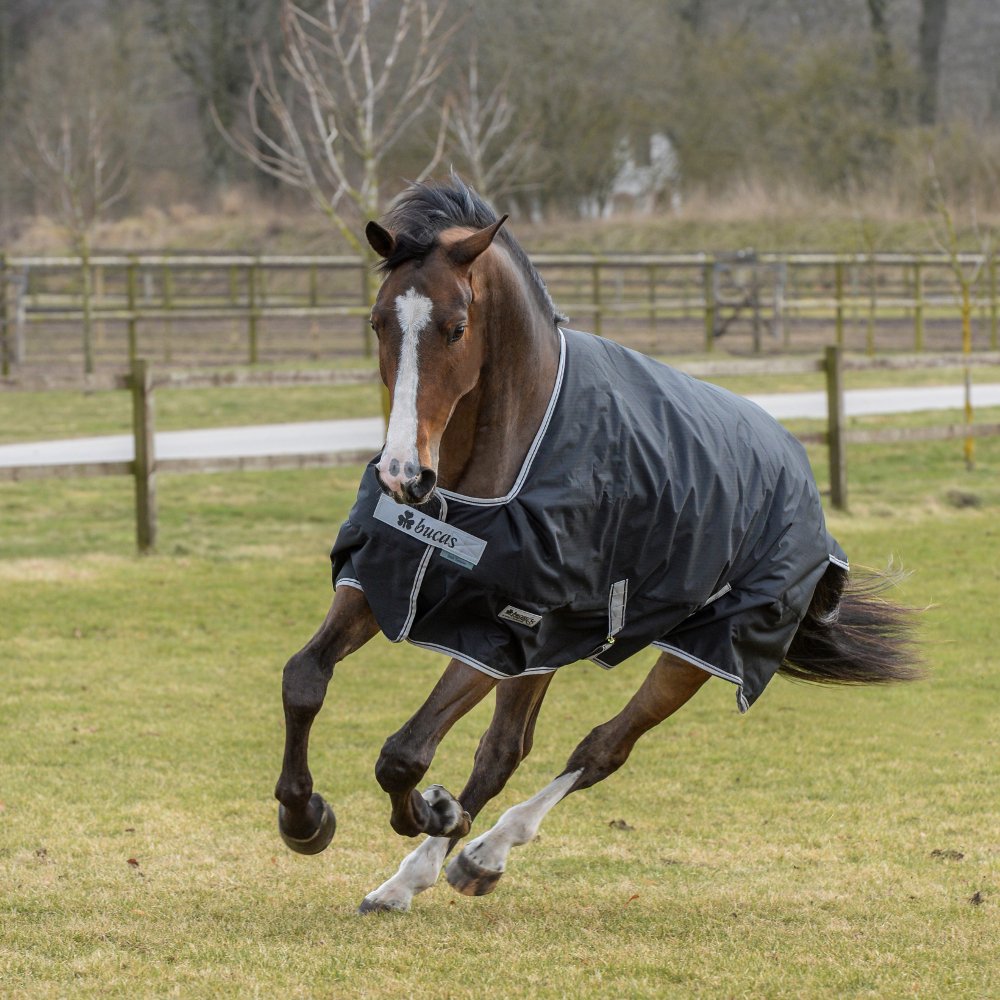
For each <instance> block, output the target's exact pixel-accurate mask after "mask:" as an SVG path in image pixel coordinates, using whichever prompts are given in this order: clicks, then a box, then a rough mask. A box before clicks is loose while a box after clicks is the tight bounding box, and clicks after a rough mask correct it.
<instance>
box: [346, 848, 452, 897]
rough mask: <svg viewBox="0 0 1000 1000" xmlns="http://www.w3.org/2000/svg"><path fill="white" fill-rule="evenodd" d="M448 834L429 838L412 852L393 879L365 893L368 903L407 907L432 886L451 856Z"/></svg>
mask: <svg viewBox="0 0 1000 1000" xmlns="http://www.w3.org/2000/svg"><path fill="white" fill-rule="evenodd" d="M448 843H449V838H448V837H428V838H427V839H426V840H425V841H424V842H423V843H422V844H421V845H420V846H419V847H418V848H417V849H416V850H415V851H411V852H410V853H409V854H407V856H406V857H405V858H403V861H402V863H401V864H400V866H399V870H398V871H397V872H396V874H395V875H393V876H392V878H390V879H387V880H386V881H385V882H383V883H382V884H381V885H380V886H379V887H378V888H377V889H375V890H374V891H372V892H370V893H368V895H367V896H365V900H366V902H371V903H380V904H381V905H382V906H388V907H390V908H391V909H393V910H408V909H409V908H410V902H411V901H412V899H413V897H414V896H415V895H417V893H419V892H423V891H424V890H425V889H430V888H432V887H433V886H434V884H435V883H436V882H437V880H438V876H439V875H440V874H441V868H442V866H443V865H444V859H445V858H446V857H447V856H448Z"/></svg>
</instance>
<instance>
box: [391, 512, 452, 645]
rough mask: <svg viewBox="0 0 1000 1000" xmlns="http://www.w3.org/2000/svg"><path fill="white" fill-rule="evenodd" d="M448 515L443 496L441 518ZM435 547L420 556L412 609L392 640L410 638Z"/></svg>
mask: <svg viewBox="0 0 1000 1000" xmlns="http://www.w3.org/2000/svg"><path fill="white" fill-rule="evenodd" d="M447 517H448V502H447V501H446V500H445V499H444V497H442V498H441V517H440V518H439V520H441V521H444V520H446V519H447ZM434 552H435V548H434V546H433V545H428V546H427V548H426V549H425V550H424V554H423V555H422V556H421V557H420V563H419V564H418V565H417V575H416V576H415V577H414V578H413V587H412V588H411V589H410V609H409V613H408V614H407V616H406V621H405V622H403V627H402V629H400V632H399V635H397V636H396V638H395V639H393V640H392V642H402V641H403V640H404V639H406V638H408V636H409V634H410V629H411V628H412V627H413V619H414V616H415V615H416V613H417V595H418V594H419V593H420V588H421V586H422V585H423V582H424V574H425V573H426V572H427V564H428V563H429V562H430V561H431V556H432V555H434Z"/></svg>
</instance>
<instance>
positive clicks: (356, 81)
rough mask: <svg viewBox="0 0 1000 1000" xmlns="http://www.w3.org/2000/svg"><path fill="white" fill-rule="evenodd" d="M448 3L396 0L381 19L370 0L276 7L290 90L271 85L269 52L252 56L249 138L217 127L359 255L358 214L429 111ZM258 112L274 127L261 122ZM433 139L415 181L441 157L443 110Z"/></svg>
mask: <svg viewBox="0 0 1000 1000" xmlns="http://www.w3.org/2000/svg"><path fill="white" fill-rule="evenodd" d="M446 11H447V3H446V0H442V2H434V0H400V2H399V3H398V5H397V6H396V17H395V21H394V22H392V23H388V24H387V23H385V15H386V14H387V13H388V10H387V7H386V6H384V5H379V4H377V2H376V0H325V2H324V3H323V5H322V12H321V13H319V14H312V13H310V12H308V11H307V10H304V9H303V8H302V7H301V6H299V5H298V4H296V3H294V2H292V0H283V2H282V6H281V15H280V16H281V32H282V51H281V55H280V65H281V68H282V69H283V70H284V72H285V74H287V77H288V80H289V87H288V88H287V89H286V90H287V92H286V90H285V89H283V88H282V87H281V86H279V81H278V75H277V73H276V67H275V64H274V61H273V58H272V56H271V54H270V52H269V51H268V50H267V49H266V48H264V47H261V48H258V49H257V50H255V51H252V52H251V69H252V74H253V80H252V84H251V87H250V94H249V98H248V104H247V108H248V115H249V135H247V134H242V135H241V134H234V133H233V132H231V131H229V130H227V129H225V128H224V126H223V123H222V122H221V121H218V119H217V123H218V124H219V126H220V128H223V131H224V133H225V134H226V135H227V136H228V138H229V140H230V142H232V143H233V144H234V145H235V147H236V148H237V149H238V150H239V151H240V152H241V153H242V154H243V155H244V156H246V157H247V158H248V159H249V160H250V161H251V162H252V163H254V164H255V165H256V166H257V167H258V168H259V169H261V170H263V171H264V172H265V173H268V174H270V175H271V176H273V177H275V178H277V179H278V180H279V181H281V182H283V183H285V184H289V185H291V186H292V187H296V188H299V189H301V190H303V191H305V192H306V194H307V195H308V196H309V198H310V200H311V201H312V202H313V204H314V205H315V206H316V207H317V208H319V209H320V210H321V211H323V212H324V213H325V214H326V215H327V217H328V218H329V219H330V221H331V222H332V223H333V224H334V225H335V226H336V227H337V229H338V230H339V231H340V233H341V234H342V235H343V237H344V239H345V240H346V241H347V242H348V244H350V246H352V247H353V248H354V249H356V250H357V251H358V252H359V253H362V254H367V246H366V245H365V244H364V242H363V241H362V240H360V239H359V238H358V237H357V235H356V234H355V226H354V225H353V223H355V222H356V221H357V218H358V216H360V217H362V218H365V217H367V218H371V217H373V216H375V215H377V214H378V213H379V210H380V208H381V207H382V205H381V195H382V191H381V189H382V183H383V176H382V175H383V164H384V162H385V158H386V156H387V155H388V154H389V153H390V152H391V151H392V150H393V149H394V148H395V147H397V146H398V145H399V144H400V143H401V142H402V141H403V140H404V139H406V138H407V137H409V136H410V135H411V133H412V132H413V130H414V128H415V127H416V126H417V125H418V123H422V121H423V119H424V116H425V113H427V112H428V111H429V109H430V108H431V105H432V100H433V98H434V95H435V92H436V88H435V84H436V83H437V81H438V78H439V77H440V75H441V73H442V71H443V69H444V67H445V59H444V52H445V49H446V47H447V44H448V41H449V39H450V38H451V36H452V34H453V32H454V30H455V26H454V25H451V24H449V23H448V21H447V20H446V17H445V15H446ZM261 104H263V105H264V106H266V108H267V110H268V112H269V114H270V116H271V119H272V120H273V121H274V122H275V123H276V126H275V128H276V131H271V130H269V129H268V128H267V127H266V126H265V125H264V124H263V123H262V121H261V117H260V114H259V110H260V107H261ZM433 117H435V118H436V121H437V126H436V140H435V141H434V145H433V149H432V150H431V151H430V153H429V154H428V155H427V156H426V157H425V159H424V164H423V167H422V169H420V170H419V171H418V172H417V179H418V180H422V179H424V178H426V177H427V176H428V175H429V174H430V172H431V171H432V170H433V169H434V167H435V166H436V165H437V163H438V162H439V160H440V158H441V154H442V151H443V148H444V142H445V136H446V134H447V126H448V119H449V106H448V103H447V102H443V103H441V104H439V105H438V106H436V107H435V108H434V112H433Z"/></svg>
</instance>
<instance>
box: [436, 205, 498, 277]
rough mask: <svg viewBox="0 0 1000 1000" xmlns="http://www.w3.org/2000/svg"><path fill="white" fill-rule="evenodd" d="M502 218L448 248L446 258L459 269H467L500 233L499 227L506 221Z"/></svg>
mask: <svg viewBox="0 0 1000 1000" xmlns="http://www.w3.org/2000/svg"><path fill="white" fill-rule="evenodd" d="M507 219H508V216H506V215H505V216H504V217H503V218H502V219H501V220H500V221H499V222H495V223H493V225H492V226H487V227H486V228H485V229H480V230H479V232H478V233H473V234H472V235H471V236H466V237H465V239H464V240H459V241H458V242H457V243H453V244H452V245H451V246H450V247H449V248H448V257H449V258H450V260H451V261H452V263H454V264H457V265H458V266H459V267H468V266H469V265H470V264H471V263H472V262H473V261H474V260H475V259H476V258H477V257H478V256H479V255H480V254H481V253H482V252H483V251H484V250H485V249H486V248H487V247H488V246H489V245H490V244H491V243H492V242H493V237H494V236H496V234H497V233H498V232H500V227H501V226H502V225H503V224H504V223H505V222H506V221H507Z"/></svg>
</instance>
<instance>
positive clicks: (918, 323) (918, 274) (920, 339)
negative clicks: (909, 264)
mask: <svg viewBox="0 0 1000 1000" xmlns="http://www.w3.org/2000/svg"><path fill="white" fill-rule="evenodd" d="M913 349H914V350H915V351H916V352H917V354H921V353H922V352H923V349H924V269H923V264H922V261H921V259H920V258H919V257H918V258H917V261H916V263H915V264H914V265H913Z"/></svg>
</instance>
